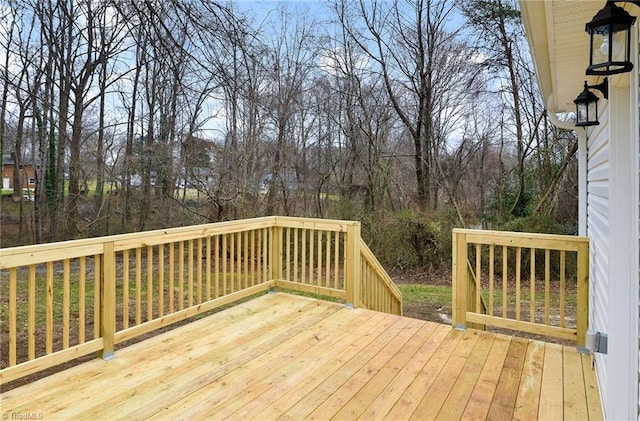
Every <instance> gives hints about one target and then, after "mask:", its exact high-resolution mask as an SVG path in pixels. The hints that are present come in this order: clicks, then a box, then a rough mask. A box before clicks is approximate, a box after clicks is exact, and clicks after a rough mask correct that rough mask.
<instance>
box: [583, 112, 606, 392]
mask: <svg viewBox="0 0 640 421" xmlns="http://www.w3.org/2000/svg"><path fill="white" fill-rule="evenodd" d="M608 115H609V113H608V110H607V109H603V110H602V111H601V112H600V117H599V120H600V125H599V126H595V127H593V128H591V129H589V131H588V138H587V235H588V236H589V238H590V248H589V251H590V256H589V261H590V268H589V272H590V279H589V289H590V291H589V297H590V302H589V327H590V329H592V330H597V331H600V332H608V322H609V320H608V314H607V310H606V309H607V304H608V297H609V293H608V282H609V250H610V248H609V234H610V230H609V130H608V128H609V126H608ZM596 359H597V360H598V362H597V365H596V367H597V369H598V379H599V382H600V384H607V370H606V360H605V359H604V358H603V356H602V355H598V354H596ZM601 393H602V394H603V396H602V398H603V401H606V388H601Z"/></svg>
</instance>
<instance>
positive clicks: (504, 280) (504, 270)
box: [502, 246, 509, 318]
mask: <svg viewBox="0 0 640 421" xmlns="http://www.w3.org/2000/svg"><path fill="white" fill-rule="evenodd" d="M508 258H509V250H508V248H507V246H502V317H504V318H507V310H508V308H509V305H508V304H509V301H507V300H508V290H507V288H508V286H509V283H508V281H509V278H508V273H507V262H508Z"/></svg>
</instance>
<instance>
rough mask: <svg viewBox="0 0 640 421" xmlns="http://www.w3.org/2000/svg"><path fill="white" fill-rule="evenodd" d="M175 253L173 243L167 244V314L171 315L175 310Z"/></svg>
mask: <svg viewBox="0 0 640 421" xmlns="http://www.w3.org/2000/svg"><path fill="white" fill-rule="evenodd" d="M175 259H176V253H175V243H173V242H171V243H169V313H173V311H174V308H175V296H174V291H173V289H174V286H175V277H176V268H175V262H176V260H175Z"/></svg>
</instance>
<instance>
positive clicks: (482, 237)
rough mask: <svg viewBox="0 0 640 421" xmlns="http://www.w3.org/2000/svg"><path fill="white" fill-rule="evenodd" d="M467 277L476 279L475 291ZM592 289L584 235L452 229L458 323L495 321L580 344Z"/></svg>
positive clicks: (455, 317) (501, 325)
mask: <svg viewBox="0 0 640 421" xmlns="http://www.w3.org/2000/svg"><path fill="white" fill-rule="evenodd" d="M540 262H542V263H540ZM469 279H473V280H474V282H475V288H474V291H473V294H470V289H469ZM588 294H589V240H588V238H586V237H576V236H566V235H547V234H530V233H516V232H498V231H480V230H463V229H455V230H454V231H453V311H452V313H453V324H454V326H457V327H462V328H464V327H467V326H468V325H469V324H470V323H474V324H479V325H487V326H494V327H498V328H505V329H511V330H518V331H522V332H527V333H532V334H539V335H544V336H549V337H555V338H560V339H568V340H573V341H575V342H576V344H577V346H579V347H580V346H584V341H585V334H586V332H587V325H588V310H589V298H588Z"/></svg>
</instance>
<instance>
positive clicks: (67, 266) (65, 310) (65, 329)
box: [62, 259, 71, 349]
mask: <svg viewBox="0 0 640 421" xmlns="http://www.w3.org/2000/svg"><path fill="white" fill-rule="evenodd" d="M62 268H63V269H62V349H67V348H69V334H70V332H71V331H70V328H69V322H70V319H71V314H70V313H71V309H70V304H69V302H70V298H71V282H70V276H71V263H70V262H69V259H64V260H63V261H62Z"/></svg>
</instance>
